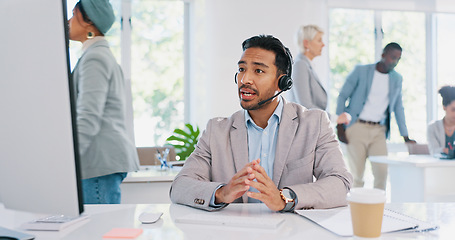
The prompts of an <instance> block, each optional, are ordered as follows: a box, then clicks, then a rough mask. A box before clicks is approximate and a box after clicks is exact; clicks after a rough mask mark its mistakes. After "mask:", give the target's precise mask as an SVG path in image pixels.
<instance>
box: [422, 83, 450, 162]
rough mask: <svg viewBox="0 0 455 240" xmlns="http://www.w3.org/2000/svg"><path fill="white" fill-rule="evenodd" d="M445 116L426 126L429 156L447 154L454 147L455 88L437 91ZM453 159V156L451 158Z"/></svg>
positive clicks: (448, 87) (447, 87)
mask: <svg viewBox="0 0 455 240" xmlns="http://www.w3.org/2000/svg"><path fill="white" fill-rule="evenodd" d="M439 94H441V97H442V107H443V108H444V111H445V116H444V118H443V119H441V120H436V121H434V122H432V123H430V124H429V125H428V131H427V140H428V148H429V150H430V153H431V154H437V153H446V154H447V153H448V152H449V149H453V148H454V147H455V146H454V145H453V144H454V141H455V135H454V134H453V133H454V131H455V87H454V86H444V87H442V88H441V89H439ZM452 157H453V156H452Z"/></svg>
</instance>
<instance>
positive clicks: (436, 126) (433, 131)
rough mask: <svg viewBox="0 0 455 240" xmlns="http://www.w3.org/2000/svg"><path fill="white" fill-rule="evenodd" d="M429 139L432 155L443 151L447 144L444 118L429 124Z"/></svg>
mask: <svg viewBox="0 0 455 240" xmlns="http://www.w3.org/2000/svg"><path fill="white" fill-rule="evenodd" d="M427 140H428V149H429V150H430V153H431V155H434V154H437V153H442V150H443V149H444V148H445V145H446V132H445V130H444V122H443V120H442V119H441V120H436V121H434V122H432V123H430V124H429V125H428V129H427Z"/></svg>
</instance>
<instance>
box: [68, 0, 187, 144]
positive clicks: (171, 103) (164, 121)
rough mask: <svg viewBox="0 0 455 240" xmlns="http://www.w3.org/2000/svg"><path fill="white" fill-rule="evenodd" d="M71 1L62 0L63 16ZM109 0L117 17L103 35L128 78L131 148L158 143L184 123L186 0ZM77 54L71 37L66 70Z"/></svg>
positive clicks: (70, 10)
mask: <svg viewBox="0 0 455 240" xmlns="http://www.w3.org/2000/svg"><path fill="white" fill-rule="evenodd" d="M77 1H78V0H68V4H67V7H68V12H69V13H68V17H71V16H72V13H71V12H72V9H73V7H74V5H75V4H76V3H77ZM110 2H111V4H112V6H113V8H114V12H115V15H116V17H117V19H116V21H115V22H114V24H113V26H112V28H111V29H110V30H109V32H108V34H107V35H106V38H107V40H108V42H109V45H110V47H111V50H112V52H113V54H114V56H115V57H116V59H117V62H118V63H119V64H121V65H122V68H123V70H124V74H125V78H126V79H127V80H131V85H132V86H131V88H132V98H133V109H134V128H135V129H134V130H135V138H136V146H156V145H163V144H164V143H165V140H166V138H167V137H169V136H170V135H171V134H172V132H173V130H174V129H175V128H176V127H181V126H182V125H183V123H184V81H183V80H184V54H185V53H184V28H185V25H184V19H185V14H186V11H185V4H186V3H185V2H184V1H178V0H131V1H121V0H111V1H110ZM130 16H131V17H130ZM129 18H130V19H131V20H130V21H129V20H127V19H129ZM122 19H123V21H122ZM122 23H123V28H122ZM130 23H131V24H130ZM124 39H125V41H124ZM129 40H131V41H129ZM80 55H81V44H80V43H78V42H74V41H71V42H70V57H71V66H72V69H73V68H74V66H75V65H76V63H77V59H78V58H79V57H80Z"/></svg>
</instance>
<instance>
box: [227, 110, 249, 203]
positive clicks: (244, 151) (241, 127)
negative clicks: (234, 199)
mask: <svg viewBox="0 0 455 240" xmlns="http://www.w3.org/2000/svg"><path fill="white" fill-rule="evenodd" d="M232 117H233V122H232V127H231V131H230V136H231V137H230V140H231V149H232V156H233V157H234V169H235V172H238V171H240V170H241V169H242V168H243V167H244V166H245V165H246V164H247V163H248V162H249V161H248V137H247V130H246V126H245V112H244V110H242V111H238V112H237V113H236V114H234V115H233V116H232ZM242 200H243V202H244V203H247V202H248V196H247V195H246V194H243V196H242Z"/></svg>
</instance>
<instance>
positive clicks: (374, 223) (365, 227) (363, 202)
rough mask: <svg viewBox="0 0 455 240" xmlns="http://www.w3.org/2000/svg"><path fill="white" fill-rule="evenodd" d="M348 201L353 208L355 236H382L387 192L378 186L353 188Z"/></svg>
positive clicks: (352, 217)
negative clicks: (377, 187)
mask: <svg viewBox="0 0 455 240" xmlns="http://www.w3.org/2000/svg"><path fill="white" fill-rule="evenodd" d="M347 201H348V202H349V207H350V209H351V220H352V228H353V231H354V236H357V237H362V238H377V237H380V236H381V227H382V217H383V215H384V204H385V201H386V197H385V192H384V191H383V190H380V189H376V188H373V189H371V188H352V189H351V191H350V192H349V193H348V196H347Z"/></svg>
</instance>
